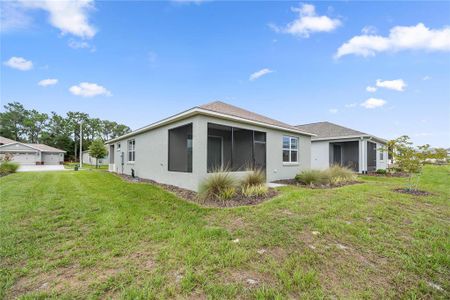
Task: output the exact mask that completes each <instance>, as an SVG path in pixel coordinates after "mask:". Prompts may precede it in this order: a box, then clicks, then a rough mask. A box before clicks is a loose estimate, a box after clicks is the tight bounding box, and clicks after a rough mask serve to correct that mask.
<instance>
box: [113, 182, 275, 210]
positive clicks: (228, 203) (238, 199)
mask: <svg viewBox="0 0 450 300" xmlns="http://www.w3.org/2000/svg"><path fill="white" fill-rule="evenodd" d="M117 176H119V177H121V178H122V179H124V180H126V181H128V182H134V183H148V184H152V185H156V186H159V187H161V188H163V189H164V190H166V191H168V192H171V193H173V194H175V195H177V196H178V197H179V198H182V199H184V200H187V201H190V202H194V203H197V204H201V205H204V206H208V207H236V206H246V205H256V204H259V203H261V202H264V201H266V200H269V199H271V198H274V197H275V196H277V195H278V194H279V192H278V191H277V190H276V189H273V188H269V190H268V192H267V194H266V195H265V196H253V197H245V196H244V195H242V194H240V193H237V194H236V196H235V197H234V198H232V199H227V200H216V199H200V198H199V197H198V193H196V192H194V191H191V190H187V189H183V188H180V187H177V186H174V185H170V184H163V183H159V182H156V181H154V180H151V179H143V178H138V177H135V178H133V177H131V176H129V175H124V174H117Z"/></svg>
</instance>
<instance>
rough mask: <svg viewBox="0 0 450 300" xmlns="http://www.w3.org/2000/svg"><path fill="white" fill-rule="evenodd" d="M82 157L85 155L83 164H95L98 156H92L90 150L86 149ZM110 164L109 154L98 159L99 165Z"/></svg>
mask: <svg viewBox="0 0 450 300" xmlns="http://www.w3.org/2000/svg"><path fill="white" fill-rule="evenodd" d="M82 157H83V164H88V165H93V166H95V160H96V158H94V157H92V156H91V155H90V154H89V150H84V151H83V156H82ZM108 164H109V156H108V154H107V155H106V156H105V157H102V158H99V159H98V165H99V166H106V165H108Z"/></svg>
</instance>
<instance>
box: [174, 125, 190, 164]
mask: <svg viewBox="0 0 450 300" xmlns="http://www.w3.org/2000/svg"><path fill="white" fill-rule="evenodd" d="M169 171H176V172H192V124H188V125H185V126H181V127H177V128H174V129H170V130H169Z"/></svg>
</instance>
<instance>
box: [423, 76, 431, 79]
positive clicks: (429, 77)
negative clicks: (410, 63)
mask: <svg viewBox="0 0 450 300" xmlns="http://www.w3.org/2000/svg"><path fill="white" fill-rule="evenodd" d="M430 79H431V76H428V75H426V76H424V77H423V78H422V80H430Z"/></svg>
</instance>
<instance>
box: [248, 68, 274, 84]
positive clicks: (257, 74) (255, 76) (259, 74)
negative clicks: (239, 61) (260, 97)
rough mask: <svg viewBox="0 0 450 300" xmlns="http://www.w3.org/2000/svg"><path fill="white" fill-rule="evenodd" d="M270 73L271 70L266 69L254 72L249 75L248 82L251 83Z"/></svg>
mask: <svg viewBox="0 0 450 300" xmlns="http://www.w3.org/2000/svg"><path fill="white" fill-rule="evenodd" d="M272 72H273V70H270V69H267V68H264V69H261V70H259V71H256V72H255V73H253V74H251V75H250V78H249V80H251V81H253V80H256V79H258V78H260V77H262V76H264V75H267V74H269V73H272Z"/></svg>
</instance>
